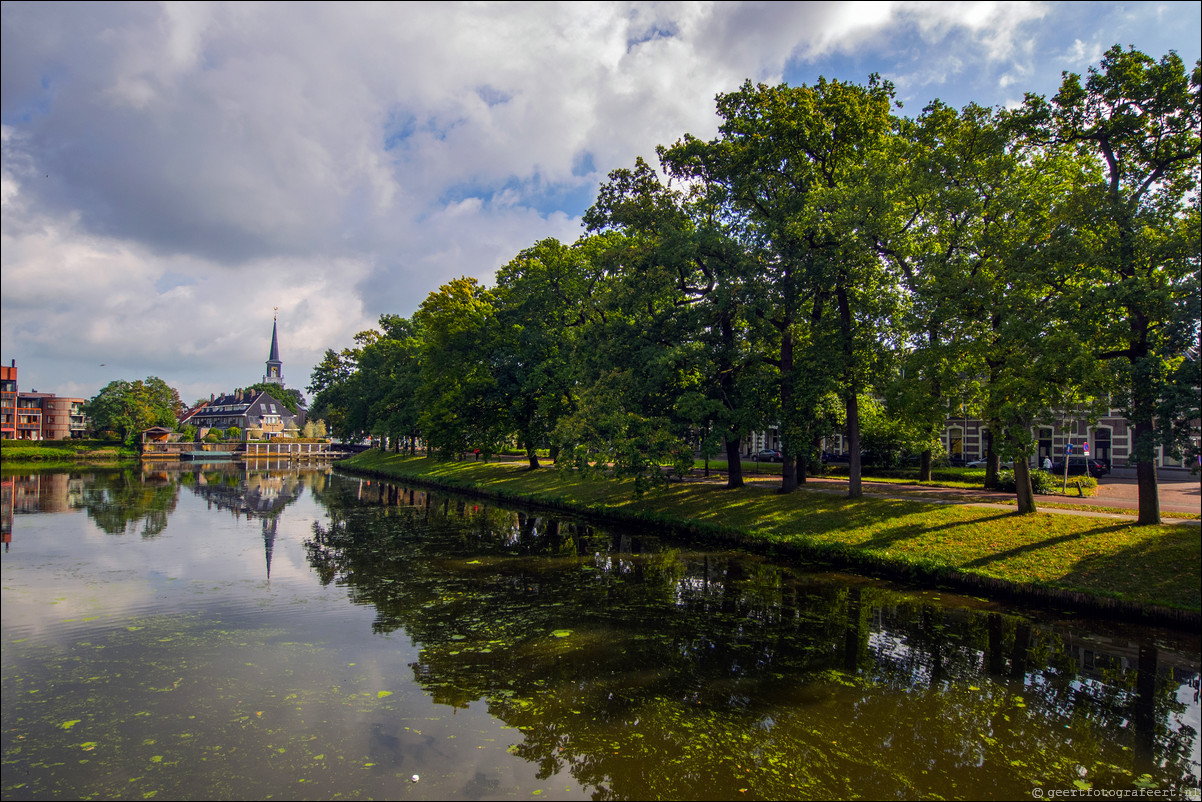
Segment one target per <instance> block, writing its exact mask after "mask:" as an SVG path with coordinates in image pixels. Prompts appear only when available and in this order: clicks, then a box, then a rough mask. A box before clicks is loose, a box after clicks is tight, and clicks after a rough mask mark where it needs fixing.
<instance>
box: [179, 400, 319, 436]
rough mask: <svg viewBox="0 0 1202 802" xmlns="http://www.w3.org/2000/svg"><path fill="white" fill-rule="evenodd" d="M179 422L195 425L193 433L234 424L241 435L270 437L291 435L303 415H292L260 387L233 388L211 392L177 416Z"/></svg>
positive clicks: (293, 434) (204, 432)
mask: <svg viewBox="0 0 1202 802" xmlns="http://www.w3.org/2000/svg"><path fill="white" fill-rule="evenodd" d="M179 423H180V426H195V427H196V436H197V437H198V438H201V437H204V436H205V435H206V434H207V433H208V432H209V430H211V429H220V430H222V431H224V430H226V429H228V428H230V427H231V426H237V427H238V428H239V429H241V430H242V432H243V434H244V436H246V437H255V438H260V437H261V438H266V439H270V438H273V437H283V436H285V433H287V434H288V435H289V436H295V433H296V430H298V429H299V428H300V427H301V426H302V425H303V424H304V419H303V416H299V415H293V414H292V413H291V412H290V411H288V408H287V407H286V406H284V404H283V403H282V402H281V401H279V400H277V399H275V398H273V397H271V396H270V395H268V394H267V393H266V392H264V391H262V390H237V391H235V392H233V393H229V394H227V395H221V396H216V395H215V396H213V397H212V398H210V399H209V402H208V403H207V404H202V405H200V406H197V407H194V408H193V409H191V410H189V411H188V412H186V413H185V414H184V417H182V418H180V422H179Z"/></svg>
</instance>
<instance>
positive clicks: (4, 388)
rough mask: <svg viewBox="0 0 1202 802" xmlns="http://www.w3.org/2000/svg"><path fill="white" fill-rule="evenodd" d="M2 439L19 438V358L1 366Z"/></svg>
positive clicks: (0, 426)
mask: <svg viewBox="0 0 1202 802" xmlns="http://www.w3.org/2000/svg"><path fill="white" fill-rule="evenodd" d="M0 439H4V440H16V439H17V360H15V359H14V360H13V364H12V367H9V366H8V365H3V366H0Z"/></svg>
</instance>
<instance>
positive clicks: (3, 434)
mask: <svg viewBox="0 0 1202 802" xmlns="http://www.w3.org/2000/svg"><path fill="white" fill-rule="evenodd" d="M85 401H86V399H83V398H69V397H66V396H60V395H55V394H54V393H38V392H28V393H23V392H21V391H20V390H19V388H18V386H17V360H15V359H14V360H12V364H10V365H3V366H0V439H4V440H67V439H69V438H72V437H83V436H84V432H85V431H86V430H87V420H86V419H85V418H84V414H83V405H84V402H85Z"/></svg>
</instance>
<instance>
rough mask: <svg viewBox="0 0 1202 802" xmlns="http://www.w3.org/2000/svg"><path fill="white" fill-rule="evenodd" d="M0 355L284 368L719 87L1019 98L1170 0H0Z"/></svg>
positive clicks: (621, 158)
mask: <svg viewBox="0 0 1202 802" xmlns="http://www.w3.org/2000/svg"><path fill="white" fill-rule="evenodd" d="M0 14H2V33H0V65H2V73H0V84H2V88H3V96H2V99H0V130H2V137H3V176H2V180H0V201H2V216H0V219H2V230H0V363H2V364H4V365H9V364H11V363H12V361H13V360H15V361H16V365H17V368H18V371H19V373H18V376H19V384H20V389H21V390H38V391H41V392H53V393H57V394H59V395H66V396H79V397H83V398H89V397H91V396H93V395H95V394H96V393H97V392H98V391H99V390H100V389H101V388H102V387H103V386H105V385H106V384H107V383H109V382H110V381H113V380H116V379H126V380H130V381H132V380H135V379H141V378H145V377H147V376H158V377H160V378H162V379H164V380H165V381H166V382H167V383H168V384H170V385H171V386H173V387H175V388H176V389H177V390H178V391H179V392H180V395H181V397H182V398H183V400H184V402H185V403H191V402H192V401H194V400H196V399H198V398H207V397H208V396H209V395H210V394H211V393H221V392H229V391H232V390H234V389H236V388H240V387H245V386H248V385H250V384H253V383H255V382H257V381H260V380H261V378H262V376H263V373H264V371H265V366H264V362H265V361H266V359H267V356H268V350H269V347H270V342H271V328H272V319H273V315H276V314H278V325H279V343H280V358H281V359H282V360H283V375H284V380H285V383H286V385H287V386H289V387H295V388H297V389H300V390H302V391H303V390H304V388H305V386H306V385H308V384H309V380H310V374H311V372H312V368H313V365H315V364H316V363H317V362H319V361H320V360H321V357H322V355H323V354H324V353H325V351H326V349H328V348H333V349H335V350H340V349H342V348H344V347H347V346H350V345H352V344H353V341H352V338H353V337H354V335H355V333H356V332H359V331H362V330H364V329H367V328H372V327H374V326H375V325H376V321H377V320H378V318H379V316H380V315H381V314H399V315H405V316H408V315H411V314H412V313H413V312H414V310H416V309H417V307H418V305H420V304H421V302H422V301H423V300H424V299H425V298H426V296H427V295H428V294H429V293H430V292H433V291H435V290H436V289H437V288H438V287H439V286H440V285H441V284H444V283H446V282H447V281H449V280H451V279H453V278H456V277H458V276H462V275H466V276H474V277H476V278H479V279H480V280H482V281H483V282H485V283H486V284H491V283H492V278H493V275H494V274H495V272H496V270H497V268H499V267H500V266H502V265H503V264H505V263H506V262H508V261H509V260H510V259H512V258H513V257H514V256H515V255H516V254H517V253H518V252H519V251H520V250H522V249H523V248H526V247H529V246H530V245H532V244H533V243H535V242H537V241H538V240H541V239H544V238H546V237H556V238H558V239H560V240H561V241H563V242H573V241H575V240H576V239H577V238H578V237H579V236H580V235H581V234H582V233H583V229H582V228H581V224H580V218H581V216H582V214H583V213H584V211H585V210H586V209H587V208H588V207H589V206H590V205H591V203H592V202H593V200H594V198H595V196H596V191H597V188H598V187H599V186H600V184H601V183H602V182H603V181H604V180H605V177H606V175H607V174H608V173H609V171H611V170H614V169H617V168H621V167H631V166H633V164H634V161H635V159H636V158H637V157H639V156H642V157H644V158H647V159H648V160H649V161H652V162H653V163H654V155H655V147H656V146H657V145H659V144H671V143H672V142H675V141H676V140H677V139H679V138H680V137H681V136H683V135H684V134H686V133H690V134H693V135H694V136H698V137H701V138H703V139H709V138H712V137H713V136H714V135H715V134H716V133H717V125H718V120H717V117H716V116H715V113H714V98H715V96H716V95H717V94H719V93H722V92H730V91H735V90H737V89H738V88H739V87H740V86H741V85H742V83H743V82H744V81H745V80H748V79H750V80H751V81H753V82H757V83H761V82H762V83H778V82H782V81H784V82H786V83H788V84H790V85H801V84H809V83H814V82H815V81H817V79H818V77H819V76H825V77H826V78H836V79H839V80H843V81H853V82H860V83H863V82H866V81H867V79H868V76H869V75H870V74H871V73H874V72H875V73H879V74H880V75H882V76H884V77H885V78H887V79H889V80H891V81H892V82H893V83H894V84H895V85H896V87H897V94H898V99H899V100H901V101H902V102H903V104H904V107H903V109H902V113H904V114H910V115H916V114H918V113H919V112H920V111H921V109H922V107H923V106H924V105H926V104H927V103H928V102H930V101H931V100H933V99H936V98H938V99H941V100H943V101H944V102H946V103H950V104H952V105H954V106H957V107H960V106H963V105H965V104H967V103H969V102H975V103H979V104H982V105H986V106H1010V105H1014V104H1017V103H1019V102H1021V101H1022V99H1023V96H1024V94H1025V93H1027V92H1036V93H1039V94H1044V95H1052V94H1054V93H1055V92H1056V90H1057V88H1058V87H1059V83H1060V80H1061V74H1062V72H1063V71H1066V70H1067V71H1070V72H1076V73H1080V74H1084V73H1085V71H1086V70H1087V69H1088V68H1089V67H1090V66H1091V65H1096V64H1097V63H1098V60H1099V58H1100V57H1101V54H1102V53H1103V52H1104V51H1105V50H1106V49H1107V48H1108V47H1110V46H1111V45H1114V44H1120V45H1122V46H1124V47H1126V46H1129V45H1131V46H1134V47H1136V48H1137V49H1139V50H1142V51H1143V52H1145V53H1148V54H1149V55H1151V56H1153V57H1154V58H1157V59H1159V58H1160V57H1161V56H1163V55H1164V54H1166V53H1167V52H1168V51H1170V50H1175V51H1177V53H1178V54H1179V55H1180V56H1181V57H1182V58H1183V59H1184V60H1185V62H1186V64H1187V66H1191V67H1192V65H1193V64H1194V62H1195V61H1196V60H1197V59H1198V58H1199V55H1200V53H1202V42H1200V38H1202V34H1200V33H1199V32H1200V31H1202V4H1200V3H1198V2H1185V3H1155V2H1148V3H1122V2H1113V3H1089V2H1070V3H1017V2H1016V3H950V2H947V3H939V2H936V3H887V2H879V3H878V2H867V3H788V2H764V3H759V2H748V3H736V2H720V3H643V2H611V3H584V2H571V3H562V4H559V3H383V4H354V3H346V2H340V3H330V4H327V3H320V2H318V3H284V2H272V3H262V4H259V3H253V2H236V3H207V2H185V3H149V2H136V3H95V4H89V3H64V4H57V3H49V2H33V3H23V2H5V3H3V5H2V6H0Z"/></svg>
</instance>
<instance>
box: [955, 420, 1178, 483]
mask: <svg viewBox="0 0 1202 802" xmlns="http://www.w3.org/2000/svg"><path fill="white" fill-rule="evenodd" d="M1199 425H1200V422H1199V421H1194V422H1193V427H1192V428H1193V430H1194V443H1195V446H1196V445H1197V443H1198V438H1199ZM1031 434H1032V436H1033V437H1034V438H1035V440H1036V443H1037V448H1036V457H1035V461H1034V464H1036V465H1040V464H1042V463H1043V460H1044V458H1047V459H1050V460H1051V461H1052V462H1057V461H1059V460H1060V459H1061V458H1062V457H1064V455H1065V447H1066V446H1067V445H1070V444H1071V445H1072V447H1073V453H1074V454H1078V455H1079V454H1082V453H1083V452H1084V447H1085V446H1086V445H1088V450H1089V456H1090V457H1091V458H1093V459H1096V460H1098V461H1099V462H1103V463H1105V464H1106V465H1107V467H1109V468H1111V469H1114V468H1126V467H1134V463H1132V462H1131V461H1130V459H1131V453H1132V451H1133V449H1134V447H1135V443H1134V440H1133V437H1134V432H1133V429H1132V427H1131V424H1130V423H1129V422H1128V421H1127V419H1126V418H1125V417H1123V414H1122V412H1121V411H1120V410H1117V409H1111V410H1107V414H1106V415H1104V416H1102V417H1101V418H1099V419H1098V421H1097V423H1095V424H1093V425H1092V426H1091V425H1090V424H1089V421H1088V420H1086V419H1084V418H1079V417H1075V416H1072V415H1065V416H1063V417H1061V418H1058V419H1056V420H1054V421H1052V423H1051V424H1045V425H1040V426H1036V427H1033V428H1032V429H1031ZM989 438H990V434H989V428H988V426H987V425H986V423H985V421H981V420H976V419H974V418H952V419H949V420H948V421H947V422H946V424H945V425H944V430H943V446H944V448H945V449H946V451H947V455H948V457H950V458H952V459H962V460H964V461H967V462H971V461H972V460H977V459H985V454H986V452H988V450H989ZM1156 466H1157V467H1158V468H1188V467H1189V466H1188V465H1186V464H1184V462H1183V461H1182V460H1181V459H1179V458H1176V457H1173V456H1172V455H1170V454H1166V453H1165V450H1164V448H1163V447H1157V450H1156Z"/></svg>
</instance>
